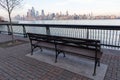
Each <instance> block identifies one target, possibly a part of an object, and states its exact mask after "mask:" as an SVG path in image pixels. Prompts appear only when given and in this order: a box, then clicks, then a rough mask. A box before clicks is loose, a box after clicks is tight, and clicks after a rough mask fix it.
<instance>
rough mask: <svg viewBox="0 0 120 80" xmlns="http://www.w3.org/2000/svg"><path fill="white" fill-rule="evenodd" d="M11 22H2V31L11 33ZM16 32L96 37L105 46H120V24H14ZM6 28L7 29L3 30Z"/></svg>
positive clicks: (0, 25)
mask: <svg viewBox="0 0 120 80" xmlns="http://www.w3.org/2000/svg"><path fill="white" fill-rule="evenodd" d="M9 26H10V24H9V23H0V32H1V33H2V32H7V33H8V34H10V33H11V32H10V31H11V30H10V28H9ZM12 26H13V31H14V34H23V35H24V37H27V35H26V33H27V32H34V33H41V34H48V35H59V36H68V37H77V38H85V39H96V40H100V41H101V45H102V46H103V47H111V48H120V26H110V25H68V24H67V25H65V24H17V23H14V24H12ZM1 27H2V28H5V29H6V30H1Z"/></svg>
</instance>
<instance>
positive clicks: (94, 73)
mask: <svg viewBox="0 0 120 80" xmlns="http://www.w3.org/2000/svg"><path fill="white" fill-rule="evenodd" d="M97 62H98V61H97V59H96V60H95V65H94V72H93V76H95V75H96V67H97Z"/></svg>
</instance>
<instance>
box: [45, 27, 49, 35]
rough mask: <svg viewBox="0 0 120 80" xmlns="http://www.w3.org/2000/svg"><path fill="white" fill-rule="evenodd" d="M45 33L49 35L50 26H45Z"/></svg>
mask: <svg viewBox="0 0 120 80" xmlns="http://www.w3.org/2000/svg"><path fill="white" fill-rule="evenodd" d="M46 34H47V35H50V28H49V27H48V26H46Z"/></svg>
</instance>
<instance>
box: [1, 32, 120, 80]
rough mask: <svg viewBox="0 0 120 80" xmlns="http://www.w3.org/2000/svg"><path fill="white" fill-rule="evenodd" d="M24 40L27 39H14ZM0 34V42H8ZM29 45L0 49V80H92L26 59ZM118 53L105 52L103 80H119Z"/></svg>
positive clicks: (119, 56) (4, 36)
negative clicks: (105, 69)
mask: <svg viewBox="0 0 120 80" xmlns="http://www.w3.org/2000/svg"><path fill="white" fill-rule="evenodd" d="M15 38H16V39H21V40H26V41H28V39H27V38H22V37H15ZM10 39H11V38H10V36H8V35H4V34H0V42H5V41H8V40H10ZM30 50H31V49H30V44H29V43H26V44H22V45H18V46H14V47H9V48H5V49H4V48H0V80H92V79H89V78H87V77H85V76H82V75H79V74H76V73H73V72H70V71H67V70H64V69H61V68H59V67H56V66H53V65H50V64H47V63H44V62H40V61H37V60H35V59H31V58H29V57H26V56H25V55H26V54H28V53H30ZM119 53H120V51H115V50H105V51H104V54H103V56H102V59H101V63H104V64H106V65H108V69H107V72H106V75H105V78H104V80H120V54H119Z"/></svg>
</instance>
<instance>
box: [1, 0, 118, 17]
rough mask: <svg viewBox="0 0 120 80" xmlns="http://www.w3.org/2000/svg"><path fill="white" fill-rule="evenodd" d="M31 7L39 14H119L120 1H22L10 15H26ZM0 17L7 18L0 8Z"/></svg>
mask: <svg viewBox="0 0 120 80" xmlns="http://www.w3.org/2000/svg"><path fill="white" fill-rule="evenodd" d="M32 6H33V7H34V8H35V10H38V11H39V12H41V10H42V9H43V10H44V11H45V13H46V14H48V13H53V12H54V13H56V12H62V13H66V11H68V12H69V14H74V13H77V14H88V13H93V14H94V15H102V14H104V15H111V14H115V15H119V14H120V0H23V2H22V4H21V6H20V7H17V8H16V9H15V10H14V11H13V13H12V15H13V16H14V15H17V14H20V15H26V13H27V11H28V9H31V7H32ZM3 13H4V14H3ZM0 16H4V17H6V16H7V12H5V11H4V10H3V9H2V8H1V7H0Z"/></svg>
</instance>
